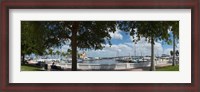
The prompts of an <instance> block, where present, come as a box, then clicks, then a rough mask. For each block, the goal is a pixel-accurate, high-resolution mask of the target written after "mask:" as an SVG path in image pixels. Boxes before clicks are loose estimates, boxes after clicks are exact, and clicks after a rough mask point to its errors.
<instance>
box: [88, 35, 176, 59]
mask: <svg viewBox="0 0 200 92" xmlns="http://www.w3.org/2000/svg"><path fill="white" fill-rule="evenodd" d="M171 49H172V48H171ZM169 51H170V49H169V50H168V49H167V50H164V51H163V47H162V44H161V43H158V42H155V45H154V54H155V55H156V56H158V55H159V56H161V55H162V54H167V53H168V54H169ZM135 52H136V55H143V56H146V55H151V44H150V43H148V42H146V41H145V39H144V38H142V39H141V40H140V41H139V42H138V43H137V44H133V42H129V43H124V44H118V45H112V46H109V45H105V48H104V49H103V51H101V50H97V51H95V50H92V51H87V52H86V53H87V56H88V57H115V56H117V55H118V56H129V55H133V56H134V55H135Z"/></svg>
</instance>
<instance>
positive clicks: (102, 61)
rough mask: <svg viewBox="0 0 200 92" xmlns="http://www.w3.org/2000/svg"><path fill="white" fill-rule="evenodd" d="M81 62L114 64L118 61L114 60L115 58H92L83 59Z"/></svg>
mask: <svg viewBox="0 0 200 92" xmlns="http://www.w3.org/2000/svg"><path fill="white" fill-rule="evenodd" d="M83 63H89V64H116V63H118V61H115V59H102V60H94V61H84V62H83Z"/></svg>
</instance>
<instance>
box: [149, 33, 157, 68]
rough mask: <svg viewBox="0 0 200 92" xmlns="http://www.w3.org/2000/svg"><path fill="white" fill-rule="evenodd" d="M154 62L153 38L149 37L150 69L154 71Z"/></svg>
mask: <svg viewBox="0 0 200 92" xmlns="http://www.w3.org/2000/svg"><path fill="white" fill-rule="evenodd" d="M155 70H156V68H155V62H154V38H153V37H151V67H150V71H155Z"/></svg>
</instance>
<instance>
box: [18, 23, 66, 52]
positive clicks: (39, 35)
mask: <svg viewBox="0 0 200 92" xmlns="http://www.w3.org/2000/svg"><path fill="white" fill-rule="evenodd" d="M48 23H49V22H41V21H22V22H21V49H22V54H31V53H34V54H38V55H43V54H44V53H45V50H47V49H49V48H51V47H58V46H61V45H62V43H64V42H65V41H64V40H63V39H60V38H61V37H59V35H60V34H61V33H60V32H59V31H58V32H57V31H54V30H53V29H52V27H51V26H50V25H49V24H48Z"/></svg>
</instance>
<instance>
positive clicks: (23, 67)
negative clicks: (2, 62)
mask: <svg viewBox="0 0 200 92" xmlns="http://www.w3.org/2000/svg"><path fill="white" fill-rule="evenodd" d="M21 71H41V68H40V67H37V66H33V65H21Z"/></svg>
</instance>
